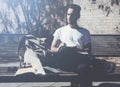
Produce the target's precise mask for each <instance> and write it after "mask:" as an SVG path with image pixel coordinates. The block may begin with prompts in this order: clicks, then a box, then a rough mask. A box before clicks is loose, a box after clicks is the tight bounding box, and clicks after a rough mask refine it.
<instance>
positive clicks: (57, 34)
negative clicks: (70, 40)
mask: <svg viewBox="0 0 120 87" xmlns="http://www.w3.org/2000/svg"><path fill="white" fill-rule="evenodd" d="M53 36H54V37H55V38H57V39H60V29H58V30H56V31H55V32H54V34H53Z"/></svg>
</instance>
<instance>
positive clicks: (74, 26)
mask: <svg viewBox="0 0 120 87" xmlns="http://www.w3.org/2000/svg"><path fill="white" fill-rule="evenodd" d="M68 25H69V26H70V27H71V28H75V29H78V28H79V26H78V25H77V24H68Z"/></svg>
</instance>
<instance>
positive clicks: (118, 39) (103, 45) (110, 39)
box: [0, 35, 120, 87]
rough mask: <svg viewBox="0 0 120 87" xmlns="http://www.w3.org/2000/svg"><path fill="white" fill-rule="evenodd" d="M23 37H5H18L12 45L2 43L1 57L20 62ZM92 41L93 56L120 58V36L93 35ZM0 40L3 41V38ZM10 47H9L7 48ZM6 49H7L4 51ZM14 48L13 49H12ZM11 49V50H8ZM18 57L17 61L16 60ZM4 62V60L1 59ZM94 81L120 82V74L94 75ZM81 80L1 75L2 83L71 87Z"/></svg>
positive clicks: (64, 76)
mask: <svg viewBox="0 0 120 87" xmlns="http://www.w3.org/2000/svg"><path fill="white" fill-rule="evenodd" d="M22 36H23V35H10V36H9V38H8V37H7V36H5V35H3V36H2V37H5V38H6V37H7V38H8V39H10V37H11V38H14V39H15V37H16V39H15V41H14V45H13V42H11V44H10V43H9V41H11V40H8V41H6V42H5V40H4V41H3V42H4V43H3V44H2V43H0V49H3V50H0V57H1V58H3V59H4V58H6V60H8V61H14V62H16V61H19V58H18V56H17V55H16V53H15V52H16V50H17V48H16V47H17V45H18V41H19V40H20V38H21V37H22ZM91 39H92V54H93V55H94V56H96V57H115V58H119V57H120V35H91ZM0 40H3V38H2V39H1V38H0ZM8 43H9V44H8ZM7 46H8V47H7ZM4 48H6V49H7V51H6V49H4ZM11 48H12V49H11ZM8 49H9V50H8ZM15 57H16V59H15ZM1 61H2V59H1ZM90 78H92V80H93V81H97V82H98V81H120V73H119V72H117V73H109V74H105V75H99V76H98V75H92V76H91V77H90ZM80 80H81V78H80V77H79V76H78V74H76V73H69V72H68V73H59V74H54V73H48V74H47V75H34V74H33V73H27V74H24V75H20V76H14V75H0V82H1V83H2V82H4V83H5V82H71V87H73V85H74V84H75V83H77V82H78V81H80Z"/></svg>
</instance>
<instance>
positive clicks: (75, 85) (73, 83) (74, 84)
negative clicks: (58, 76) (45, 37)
mask: <svg viewBox="0 0 120 87" xmlns="http://www.w3.org/2000/svg"><path fill="white" fill-rule="evenodd" d="M71 87H79V83H78V82H71Z"/></svg>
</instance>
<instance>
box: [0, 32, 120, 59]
mask: <svg viewBox="0 0 120 87" xmlns="http://www.w3.org/2000/svg"><path fill="white" fill-rule="evenodd" d="M23 36H24V35H23V34H9V35H8V34H0V57H4V59H5V58H8V57H9V59H10V60H11V58H14V59H13V60H14V61H15V58H16V57H18V55H17V54H16V52H17V47H18V44H19V41H20V40H21V38H22V37H23ZM91 40H92V54H93V55H95V56H100V57H120V35H91ZM18 59H19V58H16V60H18Z"/></svg>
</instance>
